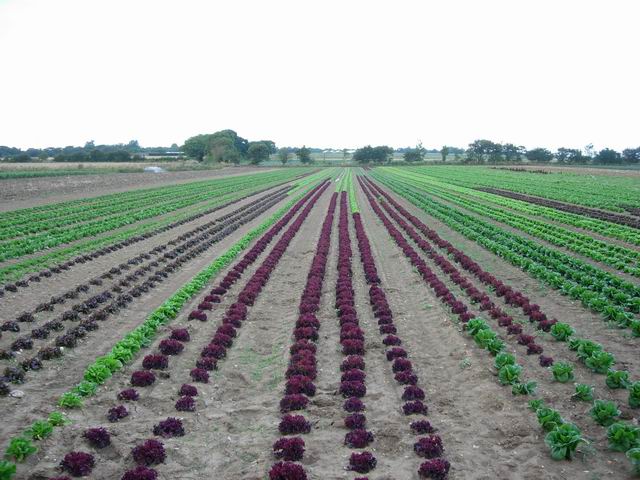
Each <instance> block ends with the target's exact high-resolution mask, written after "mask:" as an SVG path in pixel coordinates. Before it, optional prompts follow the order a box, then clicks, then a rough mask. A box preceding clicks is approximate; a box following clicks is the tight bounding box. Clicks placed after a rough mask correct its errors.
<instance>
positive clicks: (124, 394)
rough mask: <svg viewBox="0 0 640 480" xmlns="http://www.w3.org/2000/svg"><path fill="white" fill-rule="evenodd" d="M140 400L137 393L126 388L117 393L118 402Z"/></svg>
mask: <svg viewBox="0 0 640 480" xmlns="http://www.w3.org/2000/svg"><path fill="white" fill-rule="evenodd" d="M139 398H140V395H139V394H138V392H137V391H136V390H135V389H133V388H127V389H125V390H122V391H121V392H120V393H118V400H127V401H130V402H135V401H136V400H138V399H139Z"/></svg>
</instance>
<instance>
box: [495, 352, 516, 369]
mask: <svg viewBox="0 0 640 480" xmlns="http://www.w3.org/2000/svg"><path fill="white" fill-rule="evenodd" d="M515 363H516V357H514V356H513V355H512V354H510V353H507V352H502V353H499V354H498V355H496V359H495V361H494V362H493V365H494V366H495V367H496V370H500V369H501V368H502V367H504V366H506V365H515Z"/></svg>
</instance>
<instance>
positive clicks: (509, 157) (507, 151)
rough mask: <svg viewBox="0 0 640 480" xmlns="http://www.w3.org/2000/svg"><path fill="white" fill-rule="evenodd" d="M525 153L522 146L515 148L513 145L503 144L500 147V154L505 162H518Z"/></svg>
mask: <svg viewBox="0 0 640 480" xmlns="http://www.w3.org/2000/svg"><path fill="white" fill-rule="evenodd" d="M526 151H527V149H526V148H524V147H523V146H521V145H520V146H517V145H514V144H513V143H505V144H504V145H502V154H503V155H504V161H505V162H519V161H520V158H521V157H522V155H524V154H525V152H526Z"/></svg>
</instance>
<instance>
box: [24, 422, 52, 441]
mask: <svg viewBox="0 0 640 480" xmlns="http://www.w3.org/2000/svg"><path fill="white" fill-rule="evenodd" d="M52 433H53V425H51V424H50V423H49V422H47V421H45V420H37V421H35V422H33V424H32V425H31V427H29V429H28V430H27V434H28V435H29V436H30V437H31V438H33V439H34V440H42V439H43V438H47V437H48V436H49V435H51V434H52Z"/></svg>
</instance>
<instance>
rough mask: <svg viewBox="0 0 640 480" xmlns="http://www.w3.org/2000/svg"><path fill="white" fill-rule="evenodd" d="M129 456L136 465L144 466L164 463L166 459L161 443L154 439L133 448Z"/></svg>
mask: <svg viewBox="0 0 640 480" xmlns="http://www.w3.org/2000/svg"><path fill="white" fill-rule="evenodd" d="M131 454H132V455H133V460H134V461H135V462H136V463H137V464H139V465H146V466H150V465H157V464H159V463H164V461H165V459H166V457H167V454H166V452H165V450H164V445H163V444H162V442H159V441H157V440H154V439H149V440H145V441H144V443H142V444H141V445H137V446H135V447H134V448H133V450H131Z"/></svg>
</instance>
